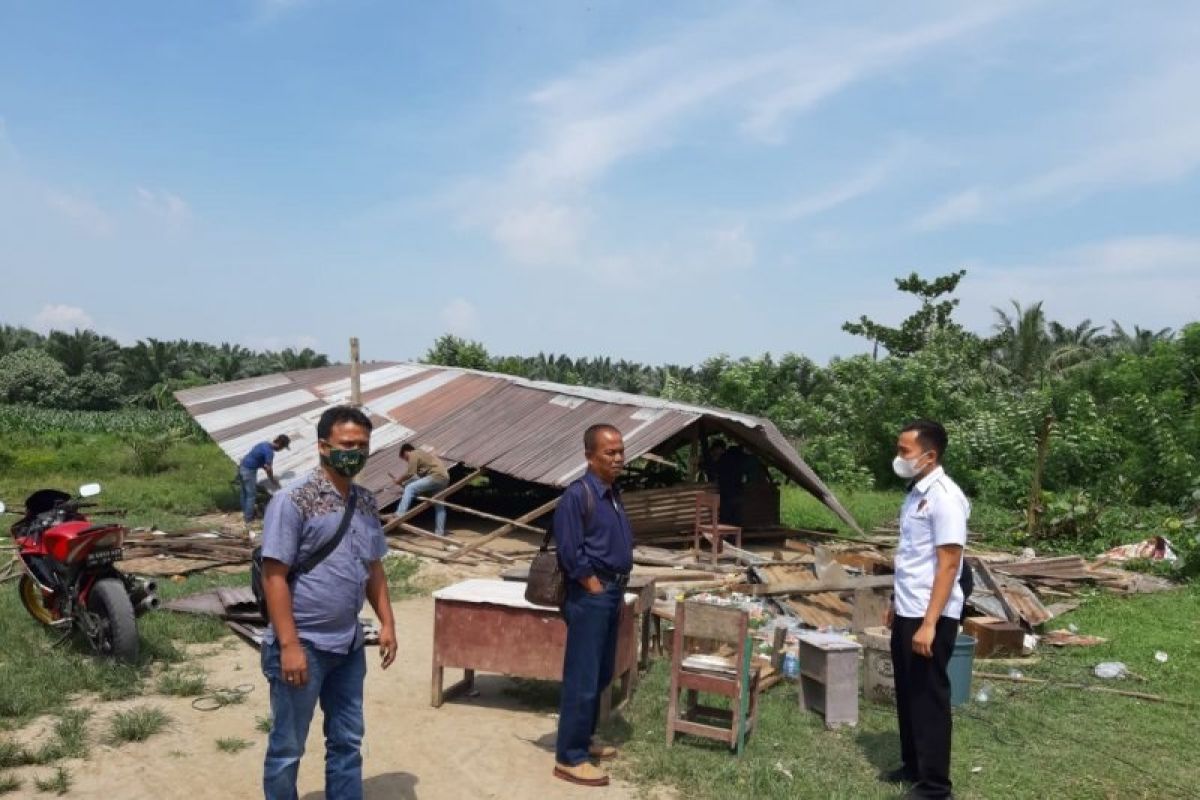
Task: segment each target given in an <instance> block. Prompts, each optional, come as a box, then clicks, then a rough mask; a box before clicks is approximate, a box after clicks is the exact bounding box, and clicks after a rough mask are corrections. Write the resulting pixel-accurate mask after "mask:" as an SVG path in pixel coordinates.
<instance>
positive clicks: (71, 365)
mask: <svg viewBox="0 0 1200 800" xmlns="http://www.w3.org/2000/svg"><path fill="white" fill-rule="evenodd" d="M45 347H46V352H47V353H49V354H50V355H51V356H53V357H54V358H55V359H56V360H57V361H58V363H60V364H62V365H63V368H64V369H66V371H67V374H68V375H72V376H75V375H81V374H83V372H84V370H89V369H90V370H94V371H95V372H98V373H106V372H109V371H110V370H112V368H113V367H115V366H116V365H117V364H118V362H119V361H120V358H121V345H119V344H118V343H117V340H116V339H112V338H110V337H108V336H101V335H99V334H98V333H96V332H95V331H91V330H80V329H79V328H76V329H75V332H74V333H67V332H66V331H51V332H50V336H49V337H47V339H46V345H45Z"/></svg>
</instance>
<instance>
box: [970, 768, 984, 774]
mask: <svg viewBox="0 0 1200 800" xmlns="http://www.w3.org/2000/svg"><path fill="white" fill-rule="evenodd" d="M971 772H972V773H974V774H975V775H978V774H979V773H981V772H983V767H971Z"/></svg>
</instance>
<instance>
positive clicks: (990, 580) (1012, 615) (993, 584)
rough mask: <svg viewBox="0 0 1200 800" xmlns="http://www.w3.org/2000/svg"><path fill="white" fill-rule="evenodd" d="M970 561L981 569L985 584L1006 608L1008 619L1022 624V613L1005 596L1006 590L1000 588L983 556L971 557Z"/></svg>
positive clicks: (1005, 612) (1003, 607)
mask: <svg viewBox="0 0 1200 800" xmlns="http://www.w3.org/2000/svg"><path fill="white" fill-rule="evenodd" d="M970 562H971V566H973V567H975V568H977V569H978V570H979V576H980V577H981V578H983V584H984V586H986V587H987V588H988V589H989V590H991V592H992V594H993V595H995V596H996V600H997V601H999V603H1000V607H1001V608H1002V609H1004V615H1005V616H1006V617H1008V621H1009V622H1015V623H1017V624H1018V625H1019V624H1021V615H1020V614H1018V613H1017V612H1016V610H1015V609H1014V608H1013V607H1012V604H1011V603H1009V602H1008V598H1007V597H1005V596H1004V592H1003V591H1001V590H1000V583H999V582H998V581H997V580H996V576H995V574H994V573H993V572H992V570H991V567H989V566H988V565H987V563H986V562H985V561H984V560H983V559H981V558H971V559H970Z"/></svg>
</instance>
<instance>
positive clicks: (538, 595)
mask: <svg viewBox="0 0 1200 800" xmlns="http://www.w3.org/2000/svg"><path fill="white" fill-rule="evenodd" d="M583 489H584V494H586V495H587V510H586V511H585V512H584V517H583V524H584V525H585V526H586V525H588V524H590V523H591V521H592V512H593V511H594V510H595V500H593V499H592V490H591V489H589V488H588V485H587V484H586V483H584V484H583ZM553 536H554V524H553V522H551V524H550V527H549V528H547V529H546V536H545V537H544V538H543V539H542V546H541V549H539V550H538V552H537V555H535V556H534V557H533V563H531V564H530V565H529V580H528V581H527V582H526V583H525V600H526V601H527V602H529V603H533V604H534V605H535V606H552V607H554V608H560V607H562V604H563V601H565V600H566V598H567V576H566V575H565V574H564V573H563V571H562V565H561V564H559V563H558V550H557V548H555V549H554V550H551V549H550V540H551V538H553Z"/></svg>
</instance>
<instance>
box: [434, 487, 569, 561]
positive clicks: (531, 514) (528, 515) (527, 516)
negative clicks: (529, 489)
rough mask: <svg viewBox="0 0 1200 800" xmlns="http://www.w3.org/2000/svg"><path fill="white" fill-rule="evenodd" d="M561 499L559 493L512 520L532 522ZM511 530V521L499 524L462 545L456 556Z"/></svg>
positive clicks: (467, 552)
mask: <svg viewBox="0 0 1200 800" xmlns="http://www.w3.org/2000/svg"><path fill="white" fill-rule="evenodd" d="M561 499H562V495H559V496H558V497H556V498H554V499H553V500H551V501H549V502H547V503H542V504H541V505H540V506H538V507H537V508H535V509H533V510H532V511H527V512H525V513H524V514H522V515H521V516H519V517H517V518H516V519H515V520H513V522H522V523H523V522H532V521H533V520H535V519H537V518H538V517H540V516H542V515H543V514H548V513H550V512H551V511H553V510H554V509H555V508H556V507H557V506H558V501H559V500H561ZM512 530H514V528H513V525H512V523H505V524H504V525H501V526H500V527H499V528H497V529H496V530H494V531H492V532H491V533H489V534H488V535H486V536H484V537H483V538H482V539H477V540H476V541H474V542H471V543H470V544H469V545H467V546H466V547H464V548H463V549H462V550H459V551H458V553H459V555H458V557H459V558H461V557H462V556H465V555H469V554H470V553H473V552H475V551H476V550H478V549H479V548H480V547H483V546H484V545H485V544H487V543H488V542H490V541H492V540H493V539H496V538H499V537H501V536H504V535H505V534H506V533H509V532H510V531H512ZM451 560H457V559H451Z"/></svg>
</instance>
